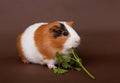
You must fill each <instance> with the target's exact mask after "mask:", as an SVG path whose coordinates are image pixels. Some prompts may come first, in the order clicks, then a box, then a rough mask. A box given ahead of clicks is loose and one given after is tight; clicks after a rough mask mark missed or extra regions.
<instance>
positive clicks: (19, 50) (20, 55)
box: [17, 34, 29, 64]
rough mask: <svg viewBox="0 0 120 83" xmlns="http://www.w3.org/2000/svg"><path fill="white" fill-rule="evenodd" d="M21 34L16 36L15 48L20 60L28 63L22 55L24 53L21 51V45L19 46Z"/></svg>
mask: <svg viewBox="0 0 120 83" xmlns="http://www.w3.org/2000/svg"><path fill="white" fill-rule="evenodd" d="M21 36H22V34H20V35H19V36H18V38H17V48H18V52H19V57H20V58H21V59H22V61H23V62H24V63H27V64H28V63H29V61H28V60H27V59H26V58H25V56H24V54H23V52H22V47H21V42H20V40H21Z"/></svg>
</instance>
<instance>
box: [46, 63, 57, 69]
mask: <svg viewBox="0 0 120 83" xmlns="http://www.w3.org/2000/svg"><path fill="white" fill-rule="evenodd" d="M47 66H48V68H49V69H55V68H57V67H56V66H55V65H52V64H48V65H47Z"/></svg>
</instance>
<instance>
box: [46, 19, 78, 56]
mask: <svg viewBox="0 0 120 83" xmlns="http://www.w3.org/2000/svg"><path fill="white" fill-rule="evenodd" d="M48 25H49V37H50V38H48V39H49V41H50V42H51V43H50V44H51V46H52V47H54V48H56V49H61V53H62V54H69V53H71V50H70V49H71V48H76V47H78V46H79V44H80V36H79V35H78V34H77V32H76V31H75V30H74V29H73V28H72V26H73V22H61V21H57V22H52V23H48Z"/></svg>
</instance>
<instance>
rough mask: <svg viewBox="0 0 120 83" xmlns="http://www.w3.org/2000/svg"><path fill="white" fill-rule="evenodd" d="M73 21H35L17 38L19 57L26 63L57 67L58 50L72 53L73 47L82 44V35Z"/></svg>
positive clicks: (64, 53) (64, 54) (51, 67)
mask: <svg viewBox="0 0 120 83" xmlns="http://www.w3.org/2000/svg"><path fill="white" fill-rule="evenodd" d="M72 26H73V22H71V21H69V22H64V21H56V22H51V23H35V24H33V25H31V26H29V27H28V28H27V29H26V30H25V31H24V32H23V33H22V34H20V35H19V36H18V38H17V47H18V52H19V57H20V58H21V59H22V61H23V62H24V63H35V64H41V65H47V66H48V68H49V69H54V68H56V66H55V64H56V56H55V54H56V52H59V53H60V54H61V55H62V56H67V55H69V54H71V50H70V49H71V48H76V47H78V46H79V44H80V36H79V35H78V34H77V32H76V31H75V30H74V29H73V28H72Z"/></svg>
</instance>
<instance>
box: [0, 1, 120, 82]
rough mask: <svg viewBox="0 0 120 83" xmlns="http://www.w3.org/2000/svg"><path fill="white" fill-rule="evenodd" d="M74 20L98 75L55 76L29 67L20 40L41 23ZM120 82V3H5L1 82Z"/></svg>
mask: <svg viewBox="0 0 120 83" xmlns="http://www.w3.org/2000/svg"><path fill="white" fill-rule="evenodd" d="M56 20H65V21H67V20H72V21H74V23H75V24H74V28H75V30H76V31H77V32H78V34H79V35H80V36H81V40H82V41H81V45H80V47H79V55H80V56H81V57H82V58H83V62H84V64H85V65H86V67H87V68H88V70H89V71H91V72H92V73H93V74H94V75H95V76H96V80H91V79H90V78H89V77H88V76H87V75H86V74H85V73H84V72H83V71H81V72H75V71H70V72H69V73H67V74H65V75H55V74H53V72H52V71H51V70H49V69H47V68H46V67H43V66H40V65H33V64H28V65H26V64H23V63H22V62H21V61H20V59H19V58H18V53H17V49H16V37H17V35H18V34H19V33H20V32H22V31H23V30H24V29H25V28H26V27H27V26H29V25H31V24H33V23H36V22H43V21H44V22H51V21H56ZM55 82H57V83H73V82H74V83H77V82H79V83H120V1H119V0H0V83H55Z"/></svg>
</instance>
